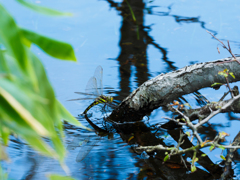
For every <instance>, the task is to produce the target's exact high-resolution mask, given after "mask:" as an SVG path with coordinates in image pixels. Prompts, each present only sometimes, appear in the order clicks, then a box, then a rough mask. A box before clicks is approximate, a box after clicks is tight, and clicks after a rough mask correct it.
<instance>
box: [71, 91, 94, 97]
mask: <svg viewBox="0 0 240 180" xmlns="http://www.w3.org/2000/svg"><path fill="white" fill-rule="evenodd" d="M74 93H76V94H81V95H87V96H96V94H89V93H84V92H74Z"/></svg>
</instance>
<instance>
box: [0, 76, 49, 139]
mask: <svg viewBox="0 0 240 180" xmlns="http://www.w3.org/2000/svg"><path fill="white" fill-rule="evenodd" d="M4 87H5V88H6V89H3V88H4ZM11 88H13V87H12V85H11V84H9V83H7V81H5V82H4V81H3V80H2V81H0V95H1V96H2V97H3V98H4V99H5V101H6V102H7V103H8V104H9V105H10V106H11V107H12V108H13V110H14V111H15V112H16V113H18V114H19V116H21V117H22V118H23V119H24V120H25V121H26V123H27V124H29V126H31V127H32V128H33V129H34V130H35V131H36V132H38V133H39V134H40V135H42V136H47V135H48V131H47V130H46V129H45V127H43V126H42V125H41V124H40V123H39V122H38V121H37V120H36V119H35V118H34V117H33V116H32V115H31V113H29V111H28V110H27V109H26V108H25V107H24V106H23V105H22V104H21V103H19V102H18V100H16V99H15V97H13V96H12V95H11V94H10V93H9V91H10V92H11ZM12 93H14V91H12ZM15 93H17V94H16V96H21V94H19V93H18V92H16V91H15Z"/></svg>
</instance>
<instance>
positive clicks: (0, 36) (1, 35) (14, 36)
mask: <svg viewBox="0 0 240 180" xmlns="http://www.w3.org/2000/svg"><path fill="white" fill-rule="evenodd" d="M0 19H1V21H0V27H1V28H0V42H2V43H3V45H4V46H5V48H6V49H7V51H9V53H11V55H12V56H13V57H14V58H15V60H16V61H17V62H18V65H19V66H20V67H21V68H22V69H23V70H26V69H27V66H28V64H29V63H28V61H27V55H26V52H25V49H24V47H23V45H22V42H21V38H20V37H21V36H20V30H19V29H18V27H17V25H16V24H15V21H14V19H13V18H12V17H11V15H10V14H9V13H8V12H7V11H6V10H5V9H4V8H3V6H1V5H0Z"/></svg>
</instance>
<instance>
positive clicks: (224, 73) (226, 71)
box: [218, 69, 228, 78]
mask: <svg viewBox="0 0 240 180" xmlns="http://www.w3.org/2000/svg"><path fill="white" fill-rule="evenodd" d="M218 74H219V75H220V76H224V77H225V78H227V77H228V69H224V70H223V71H219V72H218Z"/></svg>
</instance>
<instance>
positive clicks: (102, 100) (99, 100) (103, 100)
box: [83, 95, 111, 114]
mask: <svg viewBox="0 0 240 180" xmlns="http://www.w3.org/2000/svg"><path fill="white" fill-rule="evenodd" d="M109 99H110V98H108V97H107V96H104V95H101V96H99V97H98V98H97V99H96V100H95V101H94V102H93V103H92V104H90V105H89V106H88V107H87V108H86V109H85V111H84V112H83V114H87V112H88V110H89V109H91V108H92V107H93V106H95V105H97V104H100V103H107V102H111V100H109Z"/></svg>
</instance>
